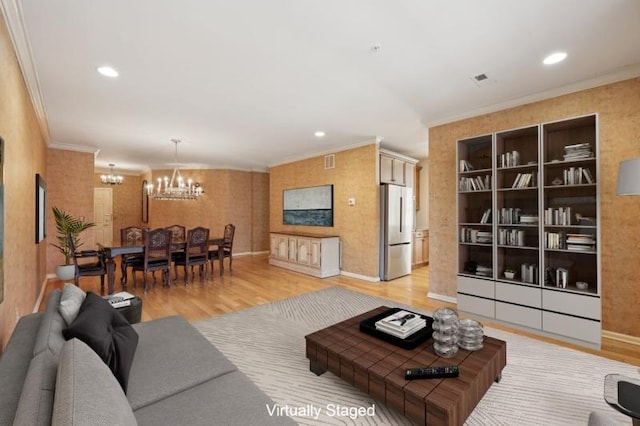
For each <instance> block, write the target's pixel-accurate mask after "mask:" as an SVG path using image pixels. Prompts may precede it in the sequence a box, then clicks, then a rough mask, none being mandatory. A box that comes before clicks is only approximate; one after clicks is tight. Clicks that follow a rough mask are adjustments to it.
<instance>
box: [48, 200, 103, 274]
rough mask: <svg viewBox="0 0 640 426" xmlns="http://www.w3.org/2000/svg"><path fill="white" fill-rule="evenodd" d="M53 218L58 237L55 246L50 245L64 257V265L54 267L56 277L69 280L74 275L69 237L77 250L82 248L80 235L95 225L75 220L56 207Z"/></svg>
mask: <svg viewBox="0 0 640 426" xmlns="http://www.w3.org/2000/svg"><path fill="white" fill-rule="evenodd" d="M53 217H54V218H55V220H56V231H58V235H57V237H56V240H57V244H55V243H51V245H52V246H54V247H55V248H57V249H58V250H59V251H60V253H62V255H63V256H64V265H58V266H57V267H56V275H57V276H58V278H59V279H60V280H63V281H64V280H70V279H71V278H73V276H74V274H75V266H74V265H73V262H72V259H71V247H70V245H69V235H71V238H73V245H74V246H75V248H76V250H77V249H78V248H79V247H80V246H82V241H81V240H80V233H81V232H82V231H85V230H87V229H89V228H91V227H93V226H96V224H95V223H93V222H85V221H84V220H80V219H77V218H75V217H73V216H72V215H70V214H69V213H66V212H65V211H64V210H60V209H59V208H57V207H53Z"/></svg>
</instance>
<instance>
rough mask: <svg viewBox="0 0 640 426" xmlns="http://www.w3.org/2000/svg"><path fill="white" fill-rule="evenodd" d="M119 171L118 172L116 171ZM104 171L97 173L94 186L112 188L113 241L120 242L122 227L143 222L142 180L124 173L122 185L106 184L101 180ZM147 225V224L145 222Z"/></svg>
mask: <svg viewBox="0 0 640 426" xmlns="http://www.w3.org/2000/svg"><path fill="white" fill-rule="evenodd" d="M116 173H117V172H116ZM100 176H102V173H95V174H94V178H93V186H94V187H96V188H111V194H112V197H111V199H112V202H113V217H112V221H113V222H112V223H113V242H114V244H115V243H119V242H120V229H121V228H124V227H127V226H140V225H143V223H142V180H143V178H142V177H140V176H134V175H123V177H124V180H123V181H122V184H120V185H104V184H103V183H102V182H101V181H100ZM145 225H146V224H145Z"/></svg>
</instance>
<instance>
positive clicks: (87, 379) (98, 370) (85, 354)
mask: <svg viewBox="0 0 640 426" xmlns="http://www.w3.org/2000/svg"><path fill="white" fill-rule="evenodd" d="M52 417H53V418H52V420H53V421H52V424H53V425H64V426H68V425H87V426H89V425H123V426H126V425H135V424H137V423H136V419H135V417H134V415H133V412H132V410H131V407H130V406H129V403H128V402H127V397H126V396H125V394H124V392H123V391H122V388H121V387H120V385H119V383H118V382H117V380H116V379H115V378H114V376H113V374H112V373H111V371H110V370H109V368H107V366H106V365H105V363H104V362H102V360H101V359H100V358H99V357H98V355H97V354H96V353H95V352H94V351H93V350H92V349H91V348H89V347H88V346H87V345H86V344H84V343H83V342H81V341H80V340H78V339H72V340H69V341H68V342H67V343H65V344H64V346H63V348H62V353H61V356H60V363H59V367H58V376H57V385H56V393H55V398H54V405H53V416H52Z"/></svg>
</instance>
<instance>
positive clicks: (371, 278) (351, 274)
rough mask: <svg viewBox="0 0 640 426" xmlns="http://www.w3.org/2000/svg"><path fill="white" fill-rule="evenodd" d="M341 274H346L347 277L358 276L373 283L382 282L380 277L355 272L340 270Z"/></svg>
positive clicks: (359, 278)
mask: <svg viewBox="0 0 640 426" xmlns="http://www.w3.org/2000/svg"><path fill="white" fill-rule="evenodd" d="M340 275H344V276H345V277H350V278H356V279H358V280H364V281H369V282H372V283H377V282H380V277H370V276H368V275H360V274H354V273H353V272H347V271H340Z"/></svg>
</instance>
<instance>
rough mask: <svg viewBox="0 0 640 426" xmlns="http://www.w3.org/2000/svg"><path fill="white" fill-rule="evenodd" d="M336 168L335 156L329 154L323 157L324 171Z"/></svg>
mask: <svg viewBox="0 0 640 426" xmlns="http://www.w3.org/2000/svg"><path fill="white" fill-rule="evenodd" d="M335 168H336V155H335V154H329V155H325V156H324V169H325V170H328V169H335Z"/></svg>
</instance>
